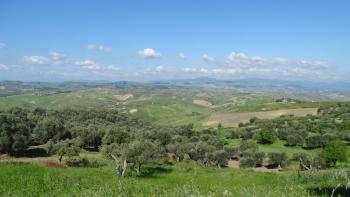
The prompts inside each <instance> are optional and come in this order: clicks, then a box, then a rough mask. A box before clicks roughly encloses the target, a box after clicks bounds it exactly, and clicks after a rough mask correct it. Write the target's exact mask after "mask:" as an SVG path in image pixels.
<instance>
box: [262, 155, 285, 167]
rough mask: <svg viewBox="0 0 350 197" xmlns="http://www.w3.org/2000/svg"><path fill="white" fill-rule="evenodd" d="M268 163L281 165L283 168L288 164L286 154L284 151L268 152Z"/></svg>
mask: <svg viewBox="0 0 350 197" xmlns="http://www.w3.org/2000/svg"><path fill="white" fill-rule="evenodd" d="M267 156H268V158H269V160H268V163H269V166H271V167H281V168H284V167H286V166H287V164H288V156H287V154H286V153H284V152H283V153H274V152H271V153H268V155H267Z"/></svg>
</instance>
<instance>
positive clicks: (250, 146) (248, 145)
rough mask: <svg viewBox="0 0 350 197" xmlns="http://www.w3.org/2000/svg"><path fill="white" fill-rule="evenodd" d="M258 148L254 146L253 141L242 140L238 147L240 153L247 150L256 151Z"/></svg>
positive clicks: (256, 145)
mask: <svg viewBox="0 0 350 197" xmlns="http://www.w3.org/2000/svg"><path fill="white" fill-rule="evenodd" d="M258 148H259V146H258V144H256V143H255V142H254V141H253V140H242V142H241V145H240V146H239V150H240V152H244V151H246V150H248V149H254V150H257V149H258Z"/></svg>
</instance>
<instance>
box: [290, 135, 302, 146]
mask: <svg viewBox="0 0 350 197" xmlns="http://www.w3.org/2000/svg"><path fill="white" fill-rule="evenodd" d="M286 141H287V145H288V146H302V145H303V144H304V138H303V137H302V136H300V135H299V134H294V135H293V134H292V135H288V136H287V139H286Z"/></svg>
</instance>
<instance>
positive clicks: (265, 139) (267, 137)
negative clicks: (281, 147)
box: [255, 130, 277, 144]
mask: <svg viewBox="0 0 350 197" xmlns="http://www.w3.org/2000/svg"><path fill="white" fill-rule="evenodd" d="M255 138H256V140H257V141H258V142H259V143H260V144H272V143H274V142H275V141H276V139H277V137H276V133H275V132H274V131H271V130H263V131H260V132H258V133H257V134H256V136H255Z"/></svg>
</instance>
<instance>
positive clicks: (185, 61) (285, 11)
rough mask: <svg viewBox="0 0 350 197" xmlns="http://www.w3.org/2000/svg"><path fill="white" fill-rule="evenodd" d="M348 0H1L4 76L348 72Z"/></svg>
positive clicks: (317, 77) (343, 76) (318, 77)
mask: <svg viewBox="0 0 350 197" xmlns="http://www.w3.org/2000/svg"><path fill="white" fill-rule="evenodd" d="M349 10H350V1H347V0H344V1H341V0H332V1H331V0H328V1H327V0H324V1H319V0H307V1H305V0H293V1H288V0H280V1H276V0H255V1H253V0H241V1H239V0H218V1H212V0H176V1H170V0H169V1H168V0H152V1H146V0H137V1H136V0H128V1H118V0H114V1H107V0H100V1H92V0H91V1H86V0H85V1H83V0H74V1H69V0H45V1H44V0H32V1H23V0H0V80H23V81H52V82H54V81H71V80H74V81H75V80H108V81H120V80H131V81H148V80H162V79H187V78H196V77H215V78H217V79H232V80H235V79H241V78H267V79H285V80H308V81H346V80H349V79H350V59H349V57H350V36H349V35H350V12H349Z"/></svg>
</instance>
